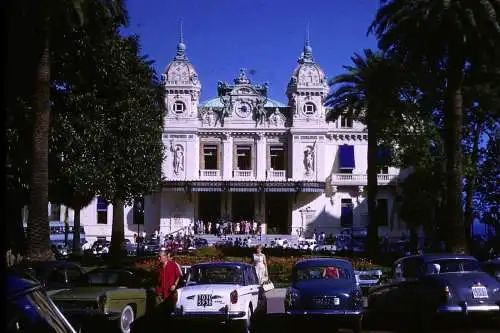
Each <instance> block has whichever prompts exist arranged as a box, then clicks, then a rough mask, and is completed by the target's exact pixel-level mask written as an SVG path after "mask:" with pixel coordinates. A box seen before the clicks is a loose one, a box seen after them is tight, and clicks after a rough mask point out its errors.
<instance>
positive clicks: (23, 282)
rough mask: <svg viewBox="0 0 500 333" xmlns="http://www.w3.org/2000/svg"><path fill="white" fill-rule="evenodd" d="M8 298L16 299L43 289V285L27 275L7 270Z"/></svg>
mask: <svg viewBox="0 0 500 333" xmlns="http://www.w3.org/2000/svg"><path fill="white" fill-rule="evenodd" d="M6 282H7V284H6V287H7V288H6V291H7V293H6V296H7V299H12V298H16V297H17V296H19V295H22V294H25V293H28V292H31V291H33V290H36V289H39V288H41V287H42V286H41V284H40V283H39V282H38V281H36V280H33V279H32V278H31V277H30V276H28V275H27V274H26V273H23V272H21V271H18V270H15V269H8V270H7V281H6Z"/></svg>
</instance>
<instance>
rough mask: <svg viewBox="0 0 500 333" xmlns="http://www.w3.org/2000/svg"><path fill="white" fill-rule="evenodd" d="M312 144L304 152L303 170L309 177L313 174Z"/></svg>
mask: <svg viewBox="0 0 500 333" xmlns="http://www.w3.org/2000/svg"><path fill="white" fill-rule="evenodd" d="M315 145H316V143H314V144H313V145H312V146H307V147H306V149H305V150H304V168H305V169H306V175H310V174H311V173H312V172H314V146H315Z"/></svg>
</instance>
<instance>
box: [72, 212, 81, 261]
mask: <svg viewBox="0 0 500 333" xmlns="http://www.w3.org/2000/svg"><path fill="white" fill-rule="evenodd" d="M73 210H74V212H75V217H74V221H73V249H72V252H73V254H75V255H80V254H81V253H82V244H80V225H81V223H80V210H81V207H80V206H75V207H73Z"/></svg>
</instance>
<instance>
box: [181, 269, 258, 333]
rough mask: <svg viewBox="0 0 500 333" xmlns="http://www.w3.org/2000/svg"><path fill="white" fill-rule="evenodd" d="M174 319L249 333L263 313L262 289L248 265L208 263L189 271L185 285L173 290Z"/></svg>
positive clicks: (255, 274) (253, 271)
mask: <svg viewBox="0 0 500 333" xmlns="http://www.w3.org/2000/svg"><path fill="white" fill-rule="evenodd" d="M177 293H178V294H177V296H178V298H177V304H176V306H175V309H174V313H173V315H174V317H175V318H176V319H190V320H193V319H202V320H213V321H215V322H222V323H227V324H229V325H230V326H233V328H237V329H238V330H239V331H241V332H249V331H250V329H251V327H252V325H253V324H254V323H255V320H256V319H257V318H258V317H259V316H262V315H265V314H266V312H267V300H266V296H265V293H264V289H263V288H262V286H261V285H260V284H259V281H258V278H257V273H256V272H255V268H254V267H253V266H252V265H249V264H245V263H238V262H211V263H203V264H197V265H193V266H191V267H190V269H189V272H188V275H187V278H186V284H185V286H184V287H182V288H179V289H178V290H177Z"/></svg>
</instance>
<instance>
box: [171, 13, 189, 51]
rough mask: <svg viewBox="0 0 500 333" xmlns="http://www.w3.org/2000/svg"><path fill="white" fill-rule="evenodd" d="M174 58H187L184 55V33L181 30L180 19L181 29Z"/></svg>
mask: <svg viewBox="0 0 500 333" xmlns="http://www.w3.org/2000/svg"><path fill="white" fill-rule="evenodd" d="M174 59H175V60H188V59H187V56H186V44H184V34H183V32H182V20H181V31H180V36H179V43H178V44H177V53H176V55H175V58H174Z"/></svg>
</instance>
